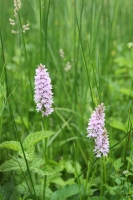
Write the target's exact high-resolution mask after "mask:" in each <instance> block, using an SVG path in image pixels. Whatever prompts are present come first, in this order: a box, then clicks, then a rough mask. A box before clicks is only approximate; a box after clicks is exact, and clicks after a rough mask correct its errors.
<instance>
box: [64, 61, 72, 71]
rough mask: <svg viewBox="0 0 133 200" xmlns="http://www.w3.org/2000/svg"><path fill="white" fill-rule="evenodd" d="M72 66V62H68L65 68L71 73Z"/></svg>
mask: <svg viewBox="0 0 133 200" xmlns="http://www.w3.org/2000/svg"><path fill="white" fill-rule="evenodd" d="M71 67H72V66H71V64H70V62H67V64H66V67H65V71H69V70H70V69H71Z"/></svg>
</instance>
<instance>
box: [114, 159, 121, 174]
mask: <svg viewBox="0 0 133 200" xmlns="http://www.w3.org/2000/svg"><path fill="white" fill-rule="evenodd" d="M122 165H123V163H122V162H121V158H118V159H117V160H116V161H115V162H114V163H113V166H114V168H115V170H116V171H119V169H120V168H121V166H122Z"/></svg>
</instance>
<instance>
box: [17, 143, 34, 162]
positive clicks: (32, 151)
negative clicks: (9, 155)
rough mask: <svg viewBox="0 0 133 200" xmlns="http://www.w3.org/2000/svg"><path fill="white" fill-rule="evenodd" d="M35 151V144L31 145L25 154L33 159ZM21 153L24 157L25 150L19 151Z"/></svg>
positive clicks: (27, 157) (28, 158)
mask: <svg viewBox="0 0 133 200" xmlns="http://www.w3.org/2000/svg"><path fill="white" fill-rule="evenodd" d="M34 151H35V147H34V146H31V147H30V148H29V149H27V150H26V151H24V153H25V156H26V159H27V160H29V161H31V160H32V159H33V157H34ZM19 155H20V156H21V157H22V158H24V154H23V151H22V150H21V151H19Z"/></svg>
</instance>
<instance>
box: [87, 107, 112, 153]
mask: <svg viewBox="0 0 133 200" xmlns="http://www.w3.org/2000/svg"><path fill="white" fill-rule="evenodd" d="M104 111H105V107H104V104H103V103H101V104H100V105H99V106H98V107H97V108H96V109H95V111H94V112H93V113H92V115H91V118H90V119H89V123H88V127H87V133H88V135H87V137H89V138H93V139H94V141H95V148H94V153H95V154H96V157H101V155H104V156H107V154H108V152H109V140H108V133H107V130H106V128H105V113H104Z"/></svg>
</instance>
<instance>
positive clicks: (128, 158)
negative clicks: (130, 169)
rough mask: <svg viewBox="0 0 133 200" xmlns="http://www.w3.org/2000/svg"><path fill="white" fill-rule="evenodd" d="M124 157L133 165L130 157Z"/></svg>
mask: <svg viewBox="0 0 133 200" xmlns="http://www.w3.org/2000/svg"><path fill="white" fill-rule="evenodd" d="M126 159H127V160H128V161H129V162H130V163H131V165H133V160H132V159H131V158H130V157H127V158H126Z"/></svg>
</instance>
